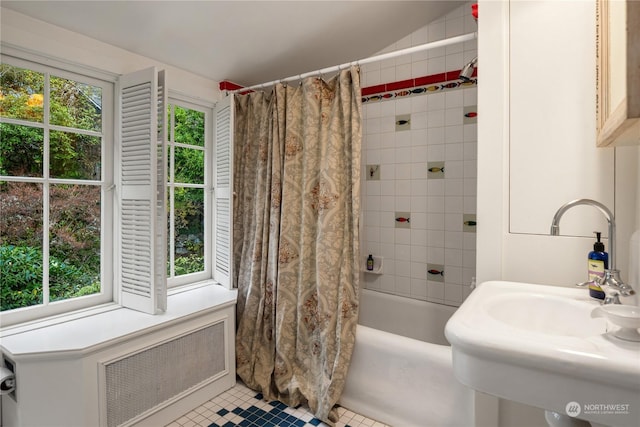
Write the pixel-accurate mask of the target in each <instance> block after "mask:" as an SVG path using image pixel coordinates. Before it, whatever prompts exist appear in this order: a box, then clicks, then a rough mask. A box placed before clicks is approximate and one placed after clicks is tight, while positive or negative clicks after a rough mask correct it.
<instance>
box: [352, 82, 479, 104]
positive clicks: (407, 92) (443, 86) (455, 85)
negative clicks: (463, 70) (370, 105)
mask: <svg viewBox="0 0 640 427" xmlns="http://www.w3.org/2000/svg"><path fill="white" fill-rule="evenodd" d="M477 84H478V79H471V80H470V81H468V82H464V81H462V80H456V81H447V82H444V83H439V84H432V85H429V86H420V87H414V88H412V89H403V90H399V91H393V92H383V93H377V94H375V95H371V96H363V97H362V103H363V104H364V103H367V102H376V101H386V100H390V99H395V98H402V97H406V96H412V95H422V94H432V93H436V92H442V91H448V90H452V89H460V88H465V87H471V86H474V85H477ZM381 86H383V85H381ZM363 93H364V90H363Z"/></svg>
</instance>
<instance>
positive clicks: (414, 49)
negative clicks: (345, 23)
mask: <svg viewBox="0 0 640 427" xmlns="http://www.w3.org/2000/svg"><path fill="white" fill-rule="evenodd" d="M477 37H478V33H477V32H473V33H468V34H463V35H461V36H455V37H450V38H448V39H443V40H437V41H434V42H430V43H424V44H421V45H418V46H413V47H408V48H405V49H400V50H396V51H393V52H388V53H382V54H380V55H375V56H370V57H368V58H364V59H360V60H358V61H352V62H346V63H344V64H340V65H334V66H333V67H327V68H321V69H319V70H316V71H310V72H308V73H304V74H298V75H296V76H291V77H287V78H286V79H279V80H273V81H270V82H267V83H260V84H257V85H253V86H249V87H243V88H240V89H235V90H231V91H229V92H230V93H237V92H246V91H249V90H253V89H259V88H265V87H269V86H273V85H275V84H277V83H285V82H290V81H294V80H302V79H304V78H307V77H311V76H317V75H321V74H328V73H333V72H335V71H340V70H342V69H344V68H347V67H351V66H352V65H364V64H369V63H371V62H377V61H384V60H385V59H390V58H395V57H397V56H402V55H409V54H411V53H416V52H422V51H423V50H430V49H435V48H438V47H443V46H449V45H452V44H456V43H463V42H466V41H469V40H473V39H475V38H477Z"/></svg>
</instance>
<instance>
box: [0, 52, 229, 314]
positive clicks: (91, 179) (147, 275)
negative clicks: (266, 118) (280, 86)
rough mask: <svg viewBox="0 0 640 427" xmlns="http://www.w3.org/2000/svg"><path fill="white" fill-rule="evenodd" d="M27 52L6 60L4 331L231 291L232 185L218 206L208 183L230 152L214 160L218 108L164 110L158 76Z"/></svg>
mask: <svg viewBox="0 0 640 427" xmlns="http://www.w3.org/2000/svg"><path fill="white" fill-rule="evenodd" d="M29 57H30V58H32V59H34V61H35V62H31V61H26V60H22V59H19V58H17V57H14V56H8V55H3V56H2V61H1V62H0V78H1V86H0V291H1V295H0V302H1V303H2V307H1V310H0V320H1V321H2V324H3V325H11V324H16V323H21V322H25V321H29V320H34V319H37V318H42V317H46V316H50V315H54V314H61V313H65V312H69V311H72V310H76V309H80V308H87V307H92V306H95V305H98V304H101V303H109V302H114V301H115V302H117V303H119V304H121V305H123V306H126V307H130V308H134V309H137V310H142V311H145V312H149V313H155V312H158V310H162V309H163V308H164V306H165V304H166V286H167V285H169V286H178V285H184V284H190V283H195V282H199V281H204V280H210V279H213V280H216V281H217V282H219V283H222V284H223V285H224V286H226V287H229V286H230V285H229V283H230V282H229V279H228V276H229V273H228V267H225V270H224V271H225V275H224V276H221V275H220V274H219V273H218V270H219V269H218V266H219V265H223V264H224V265H225V266H226V265H228V264H229V261H228V259H229V256H230V247H231V246H230V244H229V243H228V241H229V237H230V234H229V230H230V221H229V218H230V210H229V209H230V207H229V202H228V193H229V191H228V188H226V189H223V191H222V192H221V193H220V194H221V195H225V196H224V197H226V198H227V199H226V200H227V201H226V202H224V201H223V202H224V203H223V204H224V205H225V206H227V209H225V210H222V209H219V208H217V207H216V206H218V205H219V204H220V200H221V199H220V195H216V194H214V192H213V186H214V185H213V181H214V173H216V170H217V169H218V166H214V159H216V160H217V158H221V159H223V161H224V162H225V165H226V166H225V167H224V169H223V170H225V171H226V172H225V174H226V175H229V164H230V158H231V157H229V154H230V152H228V151H226V157H224V156H223V157H221V156H220V155H219V154H215V155H214V153H213V147H214V145H215V144H214V142H213V139H214V138H213V135H214V133H216V132H217V131H215V132H214V129H213V125H212V123H213V121H214V119H213V115H214V109H213V106H212V105H209V104H207V103H206V102H201V101H198V100H194V99H192V98H188V97H185V96H182V95H179V94H173V96H172V98H171V99H170V102H167V99H166V93H167V88H166V87H165V85H164V81H165V79H164V71H160V72H158V71H157V70H156V69H155V68H151V69H147V70H141V71H139V72H136V73H131V74H127V75H124V76H120V77H119V78H118V77H116V76H115V75H113V76H112V75H109V74H108V73H101V72H99V71H94V70H88V69H84V68H82V67H80V66H73V65H68V64H66V63H62V62H57V61H56V60H53V59H48V60H47V64H50V65H43V64H41V63H39V60H38V59H37V58H36V56H35V55H31V56H29ZM42 62H43V63H44V62H45V61H42ZM69 69H71V70H73V71H70V70H69ZM116 83H117V86H118V87H119V92H121V93H120V94H119V95H118V96H117V97H116V89H115V88H116ZM154 94H157V97H156V96H154ZM116 99H118V101H117V102H116ZM143 100H144V102H143ZM116 104H117V105H116ZM116 107H117V108H116ZM228 110H229V108H228V106H227V111H228ZM114 112H118V116H116V114H115V113H114ZM116 117H118V120H117V122H116ZM227 128H229V124H228V123H227ZM116 131H117V133H116ZM225 141H226V142H225V144H227V145H229V143H230V141H229V140H228V137H227V139H226V140H225ZM218 151H220V150H218ZM222 151H223V152H225V150H222ZM163 166H164V167H163ZM218 181H219V179H218ZM228 186H229V185H228V184H227V187H228ZM214 196H215V197H214ZM214 218H215V219H214ZM220 218H221V219H220ZM220 230H222V232H220ZM214 233H215V234H214ZM214 235H215V236H216V241H215V243H214V239H213V237H214ZM218 235H220V236H222V237H220V236H218ZM149 242H151V243H149ZM216 248H222V250H218V251H217V252H216ZM222 253H224V256H222ZM222 259H224V263H223V262H222V261H220V260H222ZM221 277H222V278H221Z"/></svg>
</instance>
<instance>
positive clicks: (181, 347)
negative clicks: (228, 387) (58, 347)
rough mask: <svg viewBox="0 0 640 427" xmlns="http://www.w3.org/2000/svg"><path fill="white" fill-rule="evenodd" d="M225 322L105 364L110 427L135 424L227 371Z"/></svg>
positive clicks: (105, 386) (106, 401)
mask: <svg viewBox="0 0 640 427" xmlns="http://www.w3.org/2000/svg"><path fill="white" fill-rule="evenodd" d="M225 367H226V366H225V345H224V323H223V322H219V323H216V324H213V325H210V326H206V327H204V328H202V329H199V330H196V331H192V332H189V333H187V334H184V335H181V336H177V337H174V338H172V339H171V340H169V341H166V342H164V343H161V344H158V345H154V346H152V347H148V348H144V349H142V350H140V351H138V352H136V353H133V354H130V355H127V356H125V357H121V358H118V359H116V360H112V361H110V362H109V363H106V364H101V367H100V370H101V373H102V375H101V378H103V380H102V381H101V383H102V384H101V385H100V386H101V388H103V389H104V396H105V402H104V403H103V404H104V405H105V406H106V418H107V427H116V426H120V425H124V424H130V423H131V422H132V421H134V420H136V419H138V418H140V417H141V416H143V415H145V414H147V413H149V412H151V411H153V410H154V409H157V408H159V407H162V406H164V405H166V404H167V402H170V401H172V400H175V399H177V398H180V397H181V396H182V395H184V394H185V393H188V392H189V391H190V390H192V389H193V388H194V387H197V386H200V385H203V384H206V383H209V382H212V381H214V380H215V379H216V378H218V377H219V376H220V375H221V374H224V372H225Z"/></svg>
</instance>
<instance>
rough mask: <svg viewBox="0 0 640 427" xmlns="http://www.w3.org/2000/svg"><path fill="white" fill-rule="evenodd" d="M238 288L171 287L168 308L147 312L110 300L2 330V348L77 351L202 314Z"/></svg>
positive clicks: (17, 352)
mask: <svg viewBox="0 0 640 427" xmlns="http://www.w3.org/2000/svg"><path fill="white" fill-rule="evenodd" d="M236 299H237V291H236V290H235V289H234V290H229V289H226V288H224V287H223V286H219V285H216V284H213V283H210V282H209V283H207V284H201V285H199V286H191V287H187V288H184V289H182V288H180V289H174V290H172V291H170V292H169V296H168V298H167V311H166V312H165V313H162V314H157V315H150V314H145V313H142V312H138V311H134V310H130V309H127V308H123V307H120V306H117V305H114V304H110V305H107V306H102V307H98V308H95V309H91V310H88V311H83V312H82V313H83V316H82V317H78V314H70V315H67V316H58V317H56V318H55V319H53V320H51V319H49V320H44V321H40V322H34V323H31V324H29V325H28V327H27V326H24V327H22V326H18V327H13V328H9V329H8V330H3V331H2V332H1V333H0V335H1V337H2V345H0V349H1V350H2V351H3V352H6V353H8V354H11V355H13V356H14V357H19V356H22V357H24V356H34V357H37V356H38V355H45V354H46V355H48V356H51V355H52V354H62V353H64V354H66V355H68V356H70V355H71V354H69V353H78V355H79V356H82V355H84V354H87V353H90V352H94V351H97V350H99V349H101V348H103V347H105V346H109V345H113V344H114V343H117V342H119V341H122V340H125V339H130V338H133V337H136V336H139V335H142V334H146V333H150V332H152V331H154V330H157V329H160V328H165V327H167V326H170V325H171V324H173V323H177V322H180V321H184V320H187V319H189V318H192V317H197V316H201V315H203V314H206V313H211V312H214V311H217V310H221V309H223V308H226V307H229V306H233V305H235V303H236Z"/></svg>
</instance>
